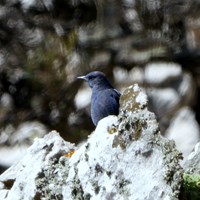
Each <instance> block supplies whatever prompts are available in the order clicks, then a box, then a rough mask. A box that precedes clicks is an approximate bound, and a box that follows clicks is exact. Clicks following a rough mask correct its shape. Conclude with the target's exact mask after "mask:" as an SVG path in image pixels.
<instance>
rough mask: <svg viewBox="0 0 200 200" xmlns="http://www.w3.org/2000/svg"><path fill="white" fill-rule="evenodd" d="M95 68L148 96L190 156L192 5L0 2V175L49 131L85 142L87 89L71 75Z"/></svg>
mask: <svg viewBox="0 0 200 200" xmlns="http://www.w3.org/2000/svg"><path fill="white" fill-rule="evenodd" d="M94 70H99V71H103V72H104V73H105V74H106V75H107V77H109V79H110V80H111V82H112V83H113V85H114V86H115V87H116V88H117V89H118V90H120V91H121V92H123V90H124V88H126V87H127V86H129V85H132V84H133V83H138V84H139V85H140V86H141V87H143V88H145V90H146V92H147V93H148V96H149V109H151V110H152V111H153V112H155V114H156V116H157V118H158V121H159V123H160V129H161V132H162V134H163V135H164V136H166V137H168V138H170V139H174V140H175V141H176V144H177V147H178V149H179V150H180V151H182V152H183V155H184V157H186V156H187V155H188V154H189V153H190V152H191V150H192V149H193V147H194V145H195V144H196V143H197V142H198V141H199V136H200V129H199V122H200V108H199V107H200V105H199V104H198V102H199V98H200V93H199V90H200V2H199V1H198V0H190V1H187V0H173V1H170V0H165V1H162V0H151V1H149V0H119V1H115V0H2V1H0V172H3V171H4V170H5V169H6V168H8V167H9V166H10V165H12V164H13V163H14V162H16V161H17V160H19V159H20V158H21V157H22V156H23V155H24V153H25V151H26V149H27V147H28V146H30V145H31V144H32V142H33V140H34V138H35V137H43V136H44V135H45V134H47V133H48V131H50V130H57V131H58V132H59V133H60V134H61V136H62V137H63V138H64V139H65V140H67V141H70V142H73V143H76V144H78V143H79V142H80V141H82V140H84V139H86V138H87V135H88V134H90V133H91V131H93V130H94V128H95V127H94V126H93V124H92V122H91V119H90V95H91V91H90V89H89V88H88V87H87V86H86V84H85V83H83V82H82V81H80V80H77V79H76V77H77V76H81V75H85V74H86V73H88V72H90V71H94Z"/></svg>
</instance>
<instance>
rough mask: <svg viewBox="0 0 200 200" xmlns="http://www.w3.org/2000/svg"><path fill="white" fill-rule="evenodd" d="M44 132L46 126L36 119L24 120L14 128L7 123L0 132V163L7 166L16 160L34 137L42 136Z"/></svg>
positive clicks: (21, 155) (22, 154) (45, 132)
mask: <svg viewBox="0 0 200 200" xmlns="http://www.w3.org/2000/svg"><path fill="white" fill-rule="evenodd" d="M45 134H47V128H46V127H45V126H44V125H43V124H41V123H40V122H38V121H32V122H29V121H26V122H24V123H21V124H20V125H19V126H18V127H17V128H16V129H14V127H13V126H11V125H8V126H7V127H6V128H5V129H3V130H1V132H0V165H1V166H4V167H7V168H8V167H10V166H11V165H13V164H14V163H16V162H18V161H19V160H20V159H22V158H23V156H24V155H25V153H26V150H27V148H28V147H29V146H30V145H31V144H32V143H33V140H34V138H37V137H44V135H45Z"/></svg>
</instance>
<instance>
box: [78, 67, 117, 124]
mask: <svg viewBox="0 0 200 200" xmlns="http://www.w3.org/2000/svg"><path fill="white" fill-rule="evenodd" d="M77 78H78V79H82V80H84V81H86V82H87V84H88V86H89V87H90V88H91V89H92V96H91V118H92V122H93V124H94V125H95V126H97V124H98V122H99V121H100V120H101V119H103V118H105V117H107V116H109V115H116V116H117V115H118V114H119V99H120V96H121V93H120V92H119V91H117V90H116V89H115V88H114V87H113V86H112V85H111V83H110V82H109V80H108V79H107V78H106V75H105V74H104V73H103V72H100V71H92V72H90V73H88V74H87V75H85V76H79V77H77Z"/></svg>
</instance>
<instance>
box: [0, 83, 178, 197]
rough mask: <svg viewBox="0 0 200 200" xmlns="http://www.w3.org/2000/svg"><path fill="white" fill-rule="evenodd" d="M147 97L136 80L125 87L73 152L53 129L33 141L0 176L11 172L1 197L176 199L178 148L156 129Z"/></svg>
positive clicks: (1, 179) (6, 179) (70, 146)
mask: <svg viewBox="0 0 200 200" xmlns="http://www.w3.org/2000/svg"><path fill="white" fill-rule="evenodd" d="M147 102H148V101H147V96H146V94H145V93H144V92H143V90H142V89H141V88H140V87H139V86H138V85H134V86H130V87H129V88H127V90H125V91H124V93H123V94H122V96H121V100H120V113H119V116H118V117H117V116H109V117H106V118H104V119H102V120H101V121H100V122H99V123H98V125H97V127H96V130H95V131H94V132H93V133H92V134H91V135H90V136H89V138H88V139H87V141H86V142H85V143H83V144H82V145H81V146H80V147H79V148H78V149H76V150H75V152H74V151H73V149H74V148H75V147H74V146H73V145H72V144H69V143H67V142H64V141H63V140H62V139H61V138H60V137H59V136H58V135H57V134H55V132H54V134H53V133H51V134H50V135H47V136H46V137H45V138H44V139H41V140H39V142H37V141H36V142H35V143H34V145H33V146H32V147H31V148H30V150H29V151H28V152H27V155H26V156H25V158H24V159H23V160H22V161H21V162H20V163H19V164H18V165H16V166H13V167H12V168H11V169H10V170H9V171H7V172H5V173H4V174H2V175H1V176H0V181H1V182H2V183H3V184H5V183H6V181H8V180H9V178H10V177H11V176H12V173H13V172H14V173H16V174H15V176H14V177H13V184H12V185H11V186H10V188H7V193H8V194H7V196H6V197H5V198H4V200H8V199H12V198H11V197H13V196H15V197H16V196H17V197H18V196H19V198H18V199H23V198H22V197H23V196H24V195H28V196H27V197H28V198H29V199H64V200H69V199H72V200H76V199H86V200H98V199H99V200H100V199H113V200H118V199H119V200H121V199H131V200H136V199H137V200H143V199H147V200H151V199H154V200H162V199H163V200H167V199H173V200H175V199H177V200H178V195H179V191H180V187H181V181H182V169H181V167H180V165H179V159H180V154H179V152H178V151H177V150H176V149H175V144H174V142H172V141H169V140H168V139H165V138H163V137H162V136H161V135H160V131H159V125H158V122H157V120H156V117H155V115H154V113H152V112H150V111H149V110H148V107H147ZM65 145H66V146H65ZM64 154H66V155H67V156H64ZM35 163H37V165H35ZM32 168H33V169H32ZM27 172H28V173H27ZM22 176H23V177H24V178H23V179H22V178H21V177H22ZM24 179H27V180H28V182H29V184H24ZM22 183H23V184H24V187H23V188H22V189H20V186H21V185H23V184H22ZM2 189H4V190H5V189H6V187H5V186H4V187H3V188H2ZM0 192H1V190H0ZM2 192H5V191H3V190H2ZM0 194H1V193H0ZM15 199H16V198H15Z"/></svg>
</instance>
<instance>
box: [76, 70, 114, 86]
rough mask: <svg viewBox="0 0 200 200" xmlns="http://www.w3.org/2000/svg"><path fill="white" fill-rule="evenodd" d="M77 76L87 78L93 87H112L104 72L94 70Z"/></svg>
mask: <svg viewBox="0 0 200 200" xmlns="http://www.w3.org/2000/svg"><path fill="white" fill-rule="evenodd" d="M77 78H78V79H83V80H85V81H86V82H87V83H88V85H89V86H90V87H91V88H94V87H96V88H112V86H111V84H110V83H109V81H108V79H107V78H106V76H105V74H104V73H103V72H99V71H94V72H90V73H89V74H87V75H85V76H79V77H77Z"/></svg>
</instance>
